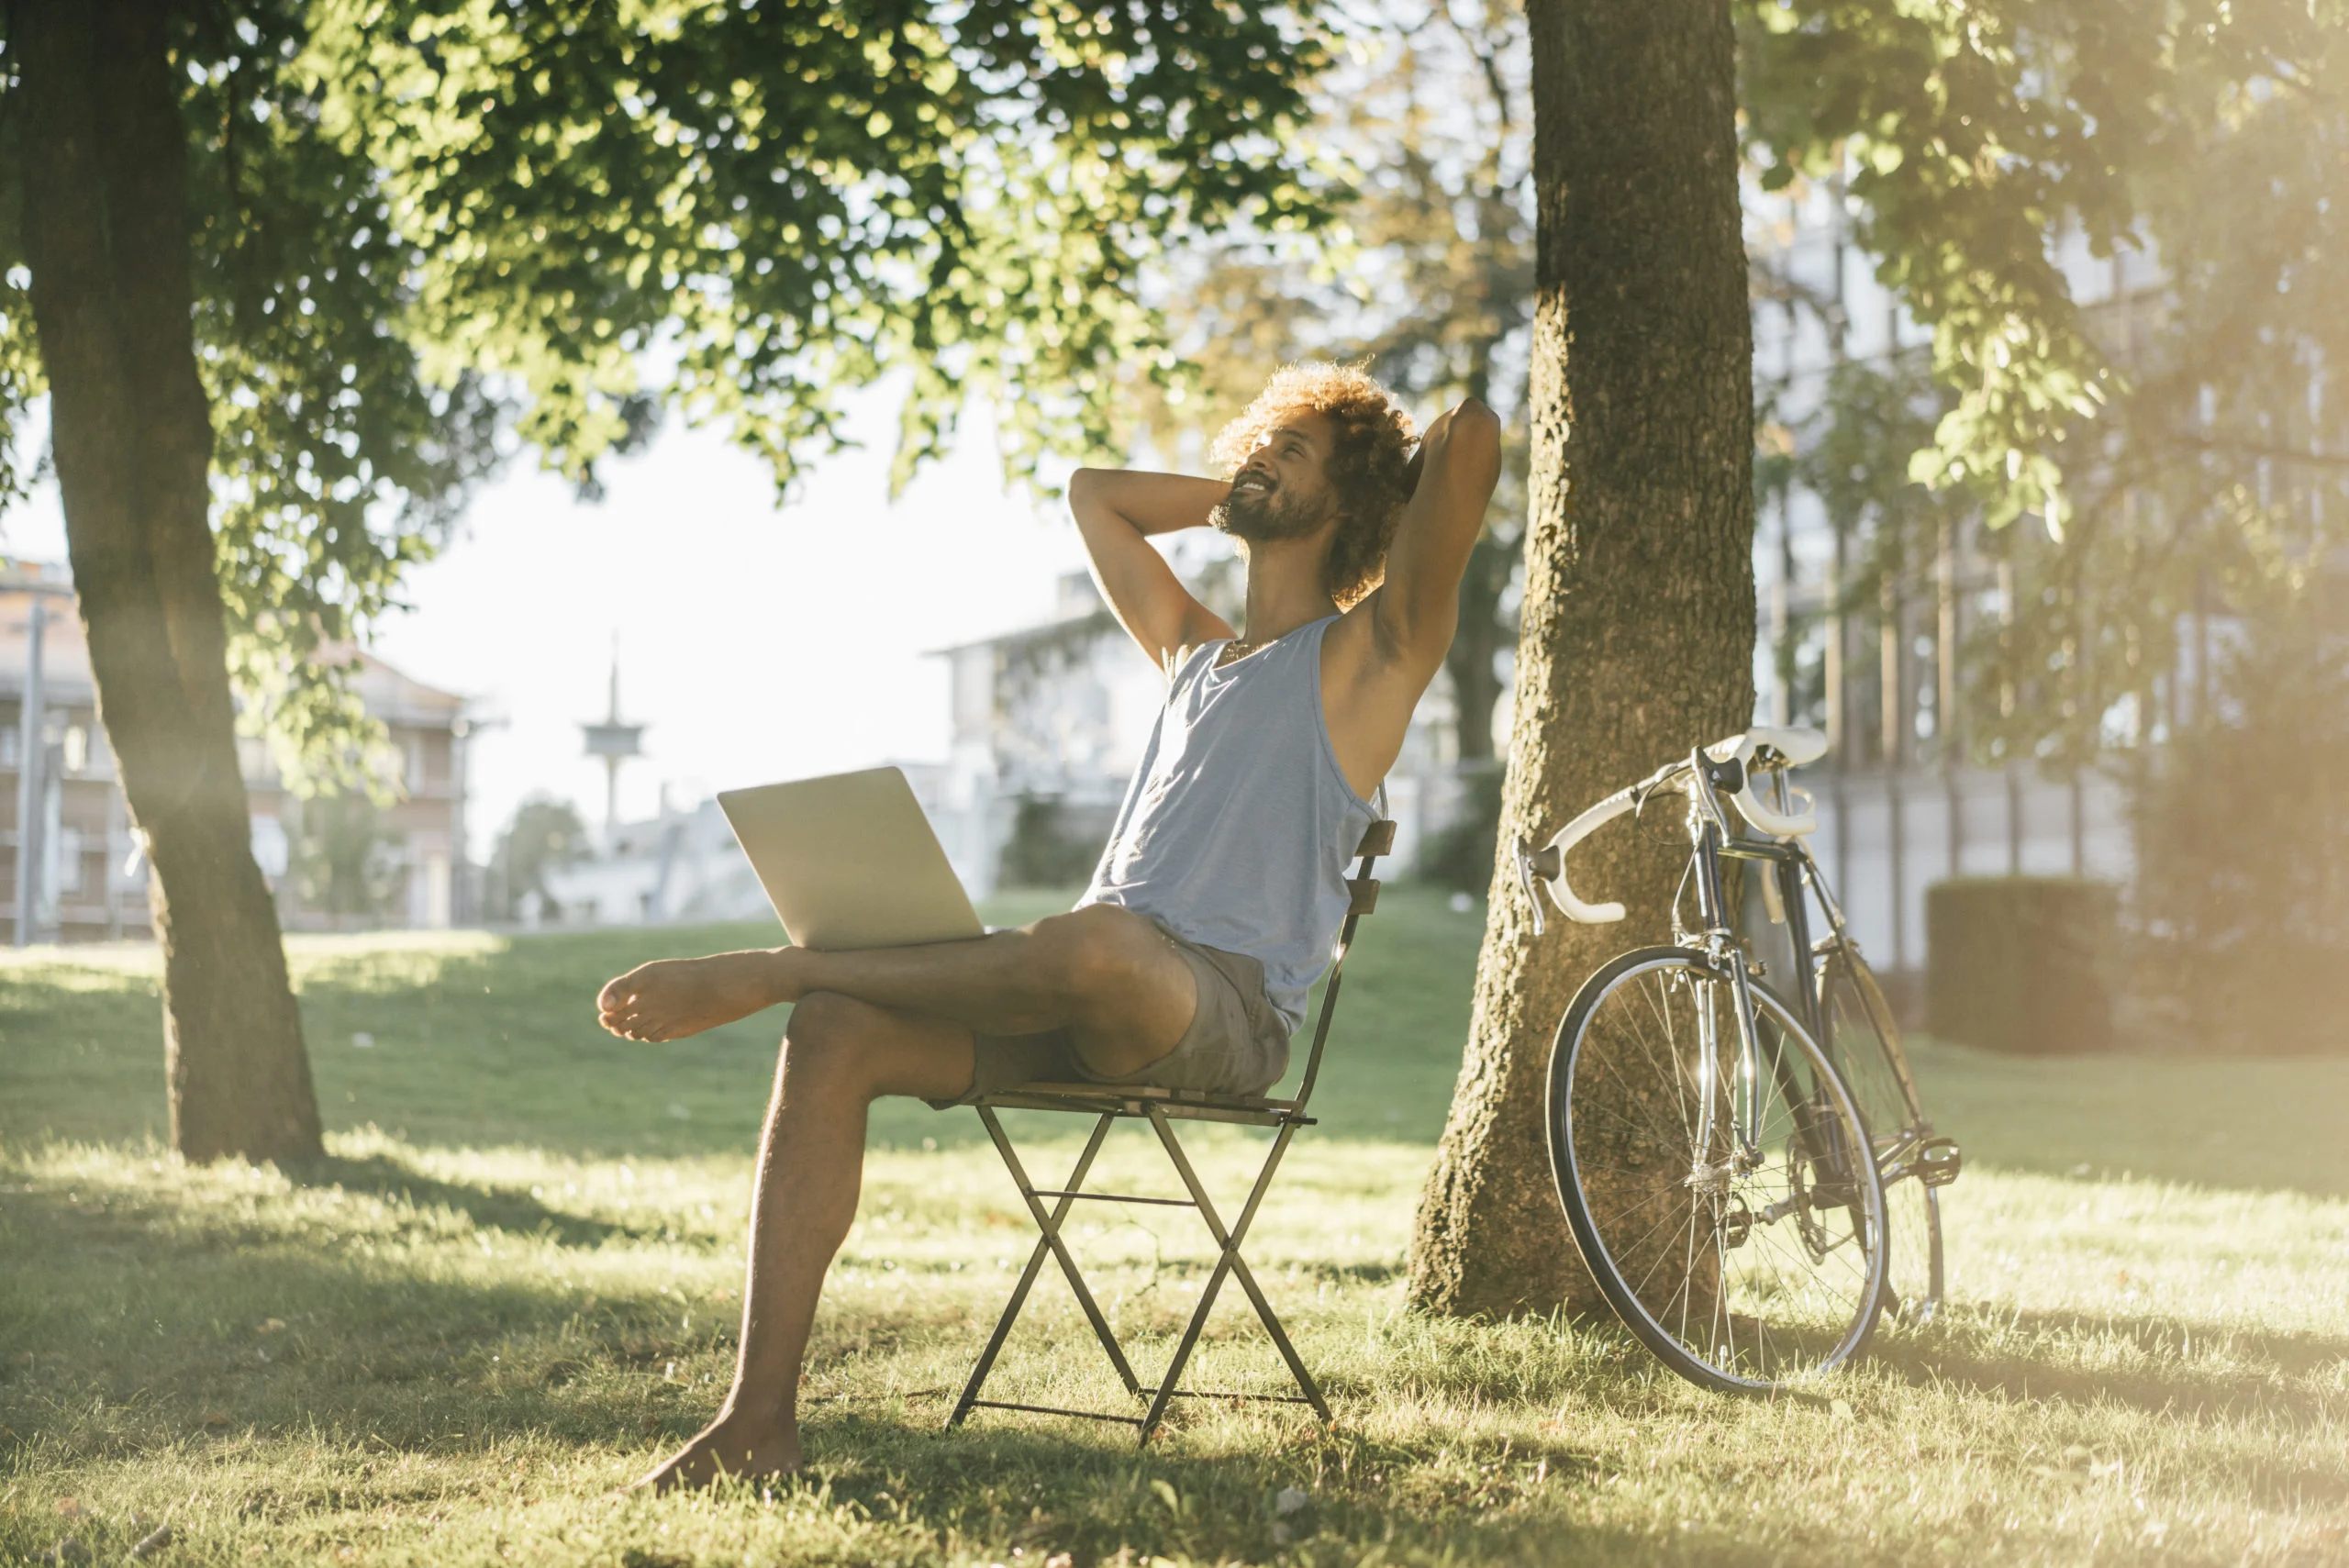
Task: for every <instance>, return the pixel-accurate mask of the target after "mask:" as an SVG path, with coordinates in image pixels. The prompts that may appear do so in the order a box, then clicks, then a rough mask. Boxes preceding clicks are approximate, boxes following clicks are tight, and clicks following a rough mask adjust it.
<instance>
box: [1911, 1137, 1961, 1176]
mask: <svg viewBox="0 0 2349 1568" xmlns="http://www.w3.org/2000/svg"><path fill="white" fill-rule="evenodd" d="M1916 1167H1917V1179H1918V1180H1919V1181H1920V1182H1922V1183H1924V1184H1925V1185H1927V1186H1929V1187H1945V1186H1947V1185H1949V1184H1951V1183H1952V1182H1954V1181H1955V1180H1957V1173H1958V1172H1960V1171H1962V1170H1964V1169H1965V1151H1962V1150H1960V1149H1959V1148H1958V1146H1957V1140H1955V1139H1954V1138H1928V1139H1926V1140H1924V1141H1923V1142H1922V1143H1920V1144H1918V1145H1917V1153H1916Z"/></svg>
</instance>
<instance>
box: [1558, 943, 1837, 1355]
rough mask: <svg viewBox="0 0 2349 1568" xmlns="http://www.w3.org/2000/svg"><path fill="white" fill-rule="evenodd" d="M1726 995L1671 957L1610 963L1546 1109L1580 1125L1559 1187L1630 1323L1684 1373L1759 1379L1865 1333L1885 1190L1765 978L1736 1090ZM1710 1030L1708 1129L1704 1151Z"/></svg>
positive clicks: (1733, 1003)
mask: <svg viewBox="0 0 2349 1568" xmlns="http://www.w3.org/2000/svg"><path fill="white" fill-rule="evenodd" d="M1737 1005H1738V1003H1737V998H1736V995H1735V993H1734V992H1733V991H1731V988H1730V987H1729V986H1728V985H1726V984H1722V983H1720V981H1719V980H1717V979H1715V978H1714V977H1713V976H1712V975H1711V974H1710V973H1709V972H1707V971H1705V970H1703V969H1701V968H1699V967H1698V966H1696V965H1695V964H1694V963H1692V962H1689V961H1687V960H1686V959H1682V958H1678V957H1676V956H1675V957H1670V958H1665V957H1659V958H1657V959H1656V960H1654V961H1653V962H1650V963H1648V964H1646V965H1644V966H1643V967H1640V968H1637V969H1633V970H1631V971H1630V972H1628V973H1622V974H1620V975H1619V976H1618V977H1616V979H1615V980H1613V981H1612V982H1611V983H1609V984H1608V985H1607V986H1606V987H1605V988H1603V989H1602V990H1600V991H1598V992H1597V993H1595V994H1594V996H1593V999H1592V1000H1590V1001H1589V1002H1588V1004H1587V1005H1586V1003H1585V1001H1583V1000H1582V999H1578V1000H1577V1002H1576V1005H1575V1006H1576V1011H1575V1014H1574V1015H1570V1020H1569V1021H1570V1022H1575V1035H1574V1038H1573V1042H1572V1047H1573V1052H1574V1054H1573V1057H1572V1059H1571V1063H1570V1067H1569V1071H1568V1075H1567V1077H1566V1079H1565V1080H1564V1084H1563V1089H1564V1094H1563V1100H1564V1105H1563V1106H1559V1107H1553V1108H1557V1109H1562V1110H1563V1112H1564V1117H1563V1122H1562V1125H1563V1127H1564V1136H1565V1137H1567V1138H1569V1139H1571V1140H1574V1150H1575V1152H1574V1157H1573V1160H1572V1162H1571V1166H1570V1168H1571V1170H1572V1171H1573V1173H1574V1175H1573V1176H1572V1178H1571V1182H1570V1183H1567V1184H1562V1190H1563V1189H1564V1188H1566V1187H1568V1186H1570V1187H1571V1191H1572V1199H1571V1201H1572V1202H1573V1203H1575V1204H1577V1205H1579V1206H1580V1207H1579V1208H1578V1209H1577V1210H1576V1212H1577V1214H1578V1215H1579V1217H1580V1218H1578V1220H1577V1223H1578V1225H1580V1226H1583V1227H1585V1228H1586V1233H1587V1234H1588V1235H1590V1236H1591V1237H1592V1238H1593V1239H1594V1240H1596V1243H1597V1245H1598V1257H1597V1258H1596V1259H1594V1262H1593V1266H1594V1268H1597V1269H1600V1270H1601V1271H1602V1275H1601V1283H1602V1284H1608V1282H1609V1281H1610V1280H1611V1281H1612V1282H1613V1283H1612V1284H1610V1285H1609V1290H1610V1299H1612V1300H1614V1301H1615V1304H1616V1306H1617V1307H1618V1309H1619V1310H1620V1311H1622V1312H1623V1313H1625V1315H1626V1321H1627V1322H1629V1323H1631V1327H1632V1328H1633V1329H1635V1330H1636V1331H1638V1332H1639V1333H1640V1334H1641V1337H1642V1338H1643V1339H1646V1340H1648V1341H1649V1342H1650V1344H1651V1345H1652V1346H1653V1347H1654V1348H1656V1349H1657V1350H1658V1352H1659V1353H1664V1352H1665V1351H1667V1350H1668V1351H1670V1352H1671V1353H1670V1354H1668V1355H1667V1356H1666V1360H1667V1361H1670V1362H1673V1364H1674V1365H1675V1367H1676V1368H1677V1369H1678V1370H1681V1371H1683V1372H1684V1373H1687V1374H1688V1375H1691V1376H1698V1377H1699V1380H1700V1381H1707V1380H1714V1381H1719V1382H1720V1383H1721V1384H1722V1385H1725V1386H1737V1387H1769V1386H1775V1385H1777V1384H1779V1383H1781V1382H1785V1381H1788V1380H1791V1379H1798V1378H1801V1377H1804V1376H1808V1375H1810V1374H1812V1373H1816V1372H1818V1371H1820V1370H1822V1369H1823V1368H1825V1367H1828V1366H1831V1365H1834V1364H1837V1363H1839V1362H1841V1361H1842V1360H1844V1359H1846V1358H1847V1357H1848V1356H1849V1355H1850V1354H1851V1353H1852V1352H1853V1351H1854V1350H1856V1348H1857V1346H1858V1344H1859V1342H1860V1340H1861V1339H1862V1338H1863V1337H1864V1336H1865V1331H1866V1329H1867V1326H1868V1324H1869V1323H1870V1322H1872V1321H1873V1318H1874V1311H1875V1304H1876V1294H1875V1293H1876V1288H1877V1285H1876V1281H1877V1279H1878V1278H1879V1274H1878V1272H1877V1271H1878V1268H1879V1265H1880V1260H1879V1258H1878V1256H1877V1255H1876V1250H1875V1249H1876V1243H1875V1240H1873V1238H1872V1237H1871V1235H1870V1234H1869V1232H1870V1228H1871V1227H1872V1226H1874V1225H1876V1224H1878V1223H1880V1220H1877V1219H1876V1218H1874V1217H1875V1216H1876V1215H1878V1214H1880V1213H1881V1212H1882V1211H1881V1208H1880V1207H1876V1206H1879V1205H1880V1204H1881V1202H1882V1198H1881V1196H1880V1189H1879V1187H1878V1185H1877V1183H1876V1178H1875V1165H1874V1160H1873V1151H1872V1150H1871V1149H1870V1147H1869V1140H1868V1138H1867V1136H1866V1133H1865V1128H1864V1125H1863V1123H1862V1122H1861V1120H1860V1119H1859V1117H1858V1114H1857V1112H1856V1109H1855V1107H1854V1106H1852V1104H1851V1103H1850V1102H1849V1101H1848V1100H1845V1099H1843V1098H1842V1095H1841V1092H1840V1091H1838V1090H1836V1089H1834V1088H1833V1087H1832V1086H1831V1085H1832V1079H1831V1069H1830V1068H1829V1067H1828V1066H1827V1063H1826V1061H1825V1059H1824V1058H1823V1057H1822V1056H1820V1051H1819V1048H1818V1047H1817V1046H1815V1045H1813V1044H1812V1043H1811V1042H1810V1041H1809V1038H1808V1037H1807V1036H1805V1035H1804V1034H1802V1032H1801V1029H1800V1026H1799V1025H1798V1024H1796V1023H1795V1022H1794V1021H1793V1019H1792V1018H1791V1016H1790V1015H1787V1014H1786V1012H1785V1009H1784V1007H1783V1006H1782V1005H1780V1004H1778V1003H1777V1002H1776V999H1775V998H1768V997H1767V996H1766V994H1764V993H1757V995H1756V1002H1755V1006H1756V1011H1755V1015H1754V1025H1753V1028H1754V1031H1755V1032H1754V1060H1755V1064H1756V1068H1757V1072H1756V1076H1755V1079H1754V1081H1753V1085H1752V1092H1751V1095H1750V1103H1748V1101H1749V1096H1748V1095H1747V1091H1746V1090H1745V1089H1744V1088H1743V1087H1742V1086H1741V1085H1742V1083H1743V1080H1742V1078H1741V1077H1740V1076H1739V1074H1738V1071H1737V1066H1738V1062H1739V1061H1740V1059H1741V1053H1742V1043H1741V1031H1740V1029H1739V1027H1738V1018H1737V1012H1736V1008H1737ZM1708 1015H1709V1020H1708ZM1708 1030H1709V1032H1710V1036H1711V1039H1712V1040H1713V1049H1714V1051H1715V1059H1714V1070H1713V1072H1712V1073H1711V1075H1710V1076H1711V1082H1712V1085H1713V1094H1714V1095H1715V1096H1717V1098H1716V1099H1715V1101H1714V1103H1713V1105H1712V1106H1710V1107H1709V1109H1710V1118H1711V1121H1712V1125H1713V1128H1714V1129H1715V1132H1714V1141H1713V1142H1712V1143H1711V1145H1710V1146H1709V1147H1701V1148H1700V1147H1698V1143H1697V1130H1698V1125H1699V1122H1700V1118H1703V1117H1704V1116H1705V1115H1706V1113H1707V1110H1708V1107H1707V1106H1705V1104H1704V1101H1703V1098H1702V1096H1701V1095H1699V1094H1698V1087H1699V1085H1701V1084H1703V1083H1704V1082H1705V1080H1706V1073H1705V1068H1704V1057H1703V1051H1704V1047H1703V1045H1702V1043H1701V1042H1702V1041H1703V1040H1705V1039H1706V1038H1707V1034H1708ZM1564 1043H1565V1042H1564V1039H1563V1038H1562V1049H1563V1048H1564ZM1666 1096H1669V1104H1666V1103H1665V1101H1666ZM1740 1106H1742V1107H1743V1108H1742V1109H1739V1108H1738V1107H1740ZM1675 1109H1676V1110H1677V1112H1678V1114H1679V1117H1680V1118H1681V1127H1680V1129H1677V1130H1674V1129H1670V1127H1669V1120H1670V1117H1671V1115H1672V1114H1673V1111H1674V1110H1675ZM1741 1123H1742V1124H1743V1126H1742V1132H1741V1130H1740V1124H1741ZM1559 1130H1560V1129H1558V1128H1553V1136H1557V1135H1558V1134H1559ZM1742 1137H1743V1138H1750V1139H1752V1140H1753V1142H1752V1143H1751V1144H1750V1145H1747V1144H1744V1143H1742V1142H1741V1141H1740V1140H1741V1138H1742ZM1749 1148H1750V1150H1751V1152H1746V1151H1747V1150H1748V1149H1749ZM1675 1225H1676V1226H1677V1227H1678V1228H1679V1230H1680V1235H1679V1237H1678V1239H1677V1245H1675V1244H1674V1241H1673V1240H1672V1239H1671V1232H1672V1229H1673V1228H1674V1227H1675ZM1700 1374H1701V1375H1700Z"/></svg>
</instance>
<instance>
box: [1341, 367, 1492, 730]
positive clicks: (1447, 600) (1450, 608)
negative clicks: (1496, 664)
mask: <svg viewBox="0 0 2349 1568" xmlns="http://www.w3.org/2000/svg"><path fill="white" fill-rule="evenodd" d="M1411 468H1412V478H1413V480H1414V481H1415V483H1414V484H1413V487H1412V490H1411V498H1410V500H1409V501H1408V502H1407V503H1405V505H1404V507H1403V519H1402V521H1401V522H1400V523H1398V524H1397V525H1396V528H1395V542H1394V543H1393V544H1392V545H1390V546H1389V547H1388V548H1387V551H1386V582H1385V583H1384V584H1380V586H1379V587H1378V589H1377V590H1376V591H1375V593H1373V594H1372V595H1370V597H1369V599H1368V600H1367V601H1365V603H1364V606H1363V608H1364V609H1366V610H1368V611H1369V612H1370V620H1371V627H1370V629H1371V643H1372V646H1373V649H1374V656H1375V657H1376V658H1377V659H1379V660H1380V661H1382V662H1386V663H1389V664H1395V665H1400V666H1402V667H1403V668H1405V669H1407V670H1410V671H1414V672H1417V673H1420V674H1421V675H1422V677H1423V679H1422V684H1424V682H1425V680H1430V679H1433V678H1434V675H1435V672H1436V669H1437V667H1438V666H1439V665H1441V664H1442V662H1443V656H1444V654H1445V653H1446V652H1447V651H1449V650H1450V649H1451V647H1452V636H1453V632H1454V631H1455V630H1456V629H1457V628H1458V626H1459V621H1460V578H1461V575H1462V573H1465V572H1466V571H1467V570H1468V552H1469V551H1470V550H1474V549H1475V545H1476V536H1477V534H1478V533H1480V532H1482V531H1483V529H1484V526H1485V507H1486V504H1487V503H1488V502H1490V501H1491V500H1492V498H1493V486H1494V484H1496V483H1497V481H1498V480H1499V478H1500V472H1501V422H1500V419H1499V418H1498V417H1497V416H1496V415H1495V414H1494V413H1493V411H1492V410H1491V409H1489V408H1487V407H1486V406H1484V405H1483V404H1482V403H1479V402H1477V401H1476V400H1475V398H1473V397H1471V398H1468V399H1466V400H1465V401H1464V402H1463V403H1461V404H1460V406H1458V407H1456V408H1453V409H1450V410H1448V411H1446V412H1444V413H1442V414H1440V415H1438V416H1437V417H1436V419H1435V422H1434V423H1432V424H1431V425H1430V426H1429V427H1428V429H1427V434H1426V436H1425V437H1424V438H1423V439H1421V440H1420V442H1419V452H1418V454H1417V455H1416V456H1414V457H1413V458H1412V459H1411ZM1415 700H1416V697H1415Z"/></svg>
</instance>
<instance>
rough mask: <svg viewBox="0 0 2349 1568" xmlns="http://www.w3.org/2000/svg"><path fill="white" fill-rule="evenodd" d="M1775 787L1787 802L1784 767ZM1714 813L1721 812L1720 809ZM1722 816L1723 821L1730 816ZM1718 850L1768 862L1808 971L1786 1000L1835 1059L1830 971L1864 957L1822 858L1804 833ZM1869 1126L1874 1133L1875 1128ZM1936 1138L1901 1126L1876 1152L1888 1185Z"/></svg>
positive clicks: (1914, 1100) (1790, 934)
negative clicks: (1816, 933)
mask: <svg viewBox="0 0 2349 1568" xmlns="http://www.w3.org/2000/svg"><path fill="white" fill-rule="evenodd" d="M1774 787H1775V789H1776V793H1777V796H1778V804H1779V805H1780V806H1781V807H1783V806H1785V804H1786V790H1787V776H1786V773H1784V772H1783V771H1780V772H1778V773H1777V775H1776V781H1775V785H1774ZM1715 815H1716V816H1720V815H1721V814H1720V813H1719V812H1718V811H1717V812H1716V813H1715ZM1723 820H1724V823H1725V822H1726V818H1725V817H1723ZM1718 853H1719V854H1720V856H1721V857H1722V858H1724V859H1728V860H1740V861H1754V862H1764V863H1766V864H1767V865H1768V866H1769V867H1770V873H1769V874H1770V875H1771V876H1772V877H1773V878H1774V879H1775V883H1776V893H1777V900H1776V901H1777V903H1778V904H1779V906H1780V912H1781V913H1783V915H1784V917H1785V920H1786V926H1787V945H1788V947H1789V948H1790V949H1791V950H1792V951H1793V952H1794V955H1795V960H1796V962H1798V963H1799V964H1800V965H1802V966H1803V971H1804V973H1802V974H1801V976H1800V981H1801V983H1800V984H1796V985H1793V986H1792V987H1791V989H1792V990H1793V992H1794V993H1795V994H1794V995H1791V996H1788V997H1787V1001H1788V1002H1789V1003H1790V1004H1791V1005H1792V1006H1794V1008H1795V1009H1796V1014H1797V1016H1798V1018H1801V1020H1802V1024H1803V1027H1804V1028H1805V1029H1809V1031H1810V1036H1811V1038H1812V1039H1813V1040H1817V1041H1818V1042H1819V1043H1820V1048H1821V1049H1822V1050H1824V1051H1827V1052H1828V1053H1829V1056H1830V1058H1831V1059H1833V1057H1834V1053H1835V1051H1836V1042H1835V1041H1834V1040H1833V1039H1832V1038H1831V1034H1830V1031H1829V1029H1828V1028H1827V1017H1826V1014H1827V997H1826V992H1827V982H1828V971H1829V968H1830V966H1831V963H1832V962H1833V961H1834V959H1835V958H1836V956H1837V955H1839V954H1842V955H1845V956H1847V957H1848V958H1849V960H1850V962H1854V963H1863V962H1865V960H1863V959H1862V958H1861V956H1860V947H1859V943H1857V942H1856V941H1854V940H1852V936H1851V932H1850V930H1849V929H1848V927H1847V925H1846V923H1845V921H1844V917H1843V906H1842V904H1840V903H1838V902H1837V901H1836V898H1835V894H1834V891H1833V890H1832V889H1831V888H1830V887H1829V886H1828V884H1827V878H1826V875H1825V873H1822V872H1821V871H1820V869H1819V862H1818V861H1817V860H1816V859H1814V858H1813V857H1812V855H1811V852H1810V846H1809V843H1808V842H1807V841H1806V840H1801V839H1788V840H1776V839H1738V838H1734V837H1731V838H1727V839H1725V840H1724V841H1723V842H1722V843H1721V845H1720V849H1719V851H1718ZM1806 890H1808V891H1809V894H1810V895H1811V896H1812V897H1815V898H1817V899H1818V900H1819V908H1820V913H1821V914H1823V915H1824V916H1825V917H1826V919H1827V934H1826V935H1825V936H1823V937H1820V938H1817V939H1816V940H1814V939H1813V937H1812V936H1811V923H1810V905H1809V900H1807V899H1806V898H1805V897H1804V896H1803V895H1804V893H1805V891H1806ZM1836 1065H1837V1066H1838V1068H1841V1067H1842V1062H1840V1061H1839V1062H1836ZM1891 1066H1892V1067H1893V1069H1894V1071H1895V1072H1897V1073H1898V1074H1899V1077H1900V1086H1901V1091H1902V1093H1903V1094H1904V1095H1906V1096H1907V1097H1908V1100H1909V1104H1911V1105H1916V1104H1919V1103H1920V1100H1919V1097H1918V1095H1917V1085H1916V1084H1915V1082H1914V1080H1913V1079H1912V1077H1911V1076H1910V1073H1909V1063H1908V1062H1907V1060H1906V1059H1905V1058H1904V1057H1902V1056H1901V1055H1900V1054H1899V1053H1898V1052H1894V1053H1893V1054H1892V1057H1891ZM1870 1130H1871V1132H1872V1133H1873V1132H1874V1131H1875V1130H1876V1129H1870ZM1929 1140H1932V1126H1931V1124H1930V1123H1928V1122H1925V1121H1924V1120H1922V1119H1921V1118H1920V1120H1919V1121H1918V1123H1917V1125H1915V1126H1914V1127H1904V1128H1902V1129H1899V1140H1898V1142H1897V1143H1896V1144H1894V1145H1892V1146H1891V1147H1890V1148H1888V1149H1887V1150H1885V1151H1882V1152H1880V1153H1878V1154H1877V1155H1876V1167H1877V1170H1878V1172H1879V1173H1881V1174H1882V1176H1883V1178H1884V1181H1885V1182H1886V1184H1887V1185H1888V1184H1891V1183H1893V1182H1896V1181H1898V1180H1899V1179H1900V1178H1902V1177H1903V1176H1906V1175H1909V1174H1911V1171H1910V1169H1909V1162H1910V1161H1911V1160H1912V1159H1913V1158H1915V1156H1916V1155H1917V1152H1918V1151H1919V1150H1920V1148H1921V1147H1922V1146H1923V1145H1924V1144H1925V1143H1926V1142H1928V1141H1929Z"/></svg>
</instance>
